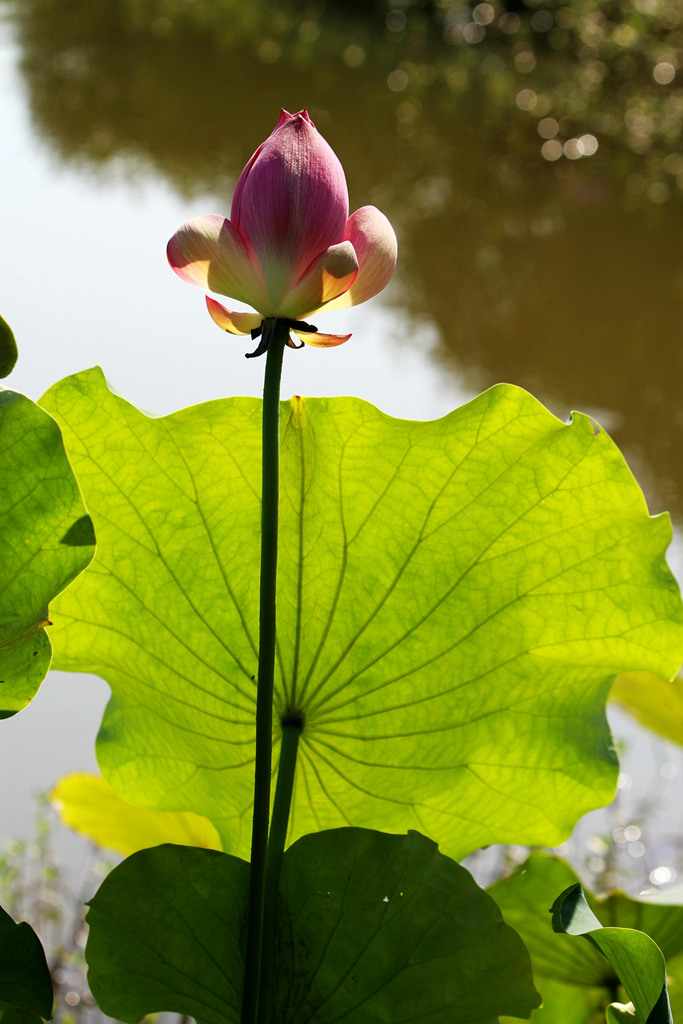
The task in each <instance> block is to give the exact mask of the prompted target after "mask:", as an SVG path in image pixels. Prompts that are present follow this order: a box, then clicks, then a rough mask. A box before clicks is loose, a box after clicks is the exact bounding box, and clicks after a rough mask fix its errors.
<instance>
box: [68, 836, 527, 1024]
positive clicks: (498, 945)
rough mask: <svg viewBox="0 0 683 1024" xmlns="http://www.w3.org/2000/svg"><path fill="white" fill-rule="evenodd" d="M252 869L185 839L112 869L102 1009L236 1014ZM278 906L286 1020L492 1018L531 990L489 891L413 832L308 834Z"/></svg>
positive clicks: (216, 1020)
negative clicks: (189, 845)
mask: <svg viewBox="0 0 683 1024" xmlns="http://www.w3.org/2000/svg"><path fill="white" fill-rule="evenodd" d="M247 877H248V867H247V865H246V863H245V862H244V861H241V860H238V859H237V858H236V857H231V856H227V855H225V854H216V853H212V852H209V851H203V850H194V849H190V848H187V847H179V846H161V847H157V848H155V849H154V850H144V851H142V852H141V853H138V854H135V855H134V856H133V857H130V858H129V859H128V860H127V861H124V863H123V864H121V865H120V866H119V867H118V868H116V869H115V870H114V871H113V872H112V874H111V875H110V876H109V878H107V879H106V880H105V882H104V883H103V884H102V886H101V888H100V890H99V892H98V893H97V895H96V896H95V898H94V899H93V900H92V901H91V909H90V912H89V914H88V923H89V925H90V939H89V941H88V949H87V959H88V963H89V968H90V969H89V980H90V984H91V987H92V990H93V994H94V995H95V997H96V998H97V1000H98V1003H99V1005H100V1006H101V1007H102V1009H103V1010H104V1011H105V1012H106V1013H108V1014H110V1015H112V1016H116V1017H118V1018H119V1019H121V1020H123V1021H131V1022H137V1021H138V1020H139V1019H140V1018H141V1017H142V1016H143V1015H145V1014H147V1013H152V1012H155V1011H158V1010H174V1011H175V1012H177V1013H182V1014H186V1015H189V1016H192V1017H194V1018H195V1020H196V1021H197V1022H198V1024H224V1022H228V1024H238V1022H239V1019H240V1014H239V1010H240V1001H241V989H242V971H243V965H242V958H241V940H242V937H243V934H244V927H245V917H246V903H247V896H246V892H247ZM278 915H279V916H278V925H277V934H276V939H275V958H276V959H275V971H274V976H275V979H276V989H275V993H274V1011H273V1019H274V1020H277V1021H279V1022H281V1024H300V1022H302V1021H306V1022H307V1024H332V1022H335V1021H336V1022H339V1024H342V1022H348V1024H375V1022H376V1021H392V1022H393V1024H403V1022H405V1024H408V1022H410V1024H421V1022H424V1024H427V1022H429V1024H469V1022H475V1021H476V1022H477V1024H494V1022H495V1021H496V1019H497V1016H498V1014H499V1013H501V1012H508V1013H516V1014H518V1015H520V1016H528V1014H529V1012H530V1011H531V1009H532V1007H533V1006H535V1005H536V1004H537V1003H538V994H537V993H536V992H535V991H534V988H533V985H532V983H531V970H530V966H529V958H528V954H527V952H526V950H525V948H524V946H523V944H522V942H521V941H520V939H519V937H518V936H517V935H515V933H514V932H513V931H512V929H511V928H508V927H507V925H505V924H504V923H503V920H502V918H501V915H500V912H499V911H498V908H497V907H496V905H495V903H494V902H493V901H492V900H491V899H490V898H489V897H488V896H487V895H486V893H484V892H483V891H482V890H481V889H479V888H478V886H477V885H476V884H475V882H474V881H473V879H472V877H471V876H470V875H469V874H468V872H467V871H466V870H465V869H464V868H461V867H460V866H459V865H458V864H455V863H454V862H453V861H451V860H449V859H448V858H447V857H444V856H443V855H442V854H440V853H439V851H438V849H437V847H436V845H435V844H434V843H432V842H431V841H430V840H428V839H425V837H424V836H420V835H418V834H417V833H414V832H413V833H410V834H409V835H407V836H398V835H385V834H383V833H380V832H375V831H371V830H364V829H341V830H333V831H331V832H323V833H318V834H315V835H310V836H305V837H304V838H302V839H300V840H299V841H298V842H297V843H295V844H294V846H292V847H290V848H289V850H287V852H286V853H285V857H284V862H283V868H282V877H281V885H280V903H279V911H278ZM122 977H125V979H126V984H125V985H122V984H121V978H122Z"/></svg>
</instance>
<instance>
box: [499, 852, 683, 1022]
mask: <svg viewBox="0 0 683 1024" xmlns="http://www.w3.org/2000/svg"><path fill="white" fill-rule="evenodd" d="M577 881H578V879H577V877H576V875H575V873H574V871H573V870H572V868H571V867H570V866H569V865H568V864H567V863H566V862H565V861H563V860H560V859H559V858H556V857H550V856H547V855H545V854H533V855H532V856H531V857H530V858H529V859H528V860H527V861H526V862H525V863H524V864H523V865H522V866H521V868H519V869H518V870H517V871H516V872H515V873H514V874H513V875H511V876H510V877H509V878H506V879H504V880H503V881H501V882H497V883H496V884H495V885H493V886H491V888H490V889H489V890H488V891H489V894H490V895H491V896H493V898H494V899H495V901H496V903H497V904H498V906H499V907H500V908H501V910H502V912H503V916H504V917H505V920H506V921H507V922H508V924H510V925H511V926H512V927H513V928H514V929H515V931H517V932H519V934H520V935H521V937H522V938H523V940H524V943H525V945H526V947H527V949H528V950H529V953H530V954H531V962H532V965H533V970H534V978H535V980H536V985H537V987H538V989H539V991H540V993H541V995H542V997H543V1007H542V1008H540V1009H538V1010H536V1011H534V1013H533V1020H534V1021H538V1024H554V1022H557V1021H561V1022H562V1024H565V1021H566V1022H567V1024H593V1022H594V1021H598V1020H600V1021H604V1017H605V1009H606V1007H607V1005H608V1004H609V1003H611V1002H612V1001H613V1000H614V999H615V998H616V997H617V994H618V992H619V991H620V989H619V985H620V981H619V978H618V976H617V973H616V972H615V969H614V967H613V966H612V965H611V964H610V963H609V962H608V960H607V959H605V956H603V955H602V954H601V953H600V952H599V950H598V948H597V947H595V946H593V945H591V944H589V943H588V942H570V941H568V939H567V937H566V936H563V935H560V934H555V933H554V932H553V931H552V930H551V926H550V915H549V914H548V911H549V909H550V907H551V906H552V904H553V903H554V901H555V899H556V898H557V895H558V893H559V892H561V891H563V890H566V889H568V888H569V887H571V886H574V885H575V884H576V883H577ZM658 898H659V897H655V898H652V897H648V898H645V897H644V898H642V899H632V898H631V897H629V896H626V895H625V894H624V893H621V892H615V893H613V894H612V895H610V896H609V897H607V898H606V899H597V898H596V897H593V896H590V895H589V896H588V897H587V900H588V906H589V908H590V911H591V912H592V913H594V914H595V915H596V917H597V918H599V920H600V921H601V922H602V923H603V924H606V925H608V926H609V928H608V929H604V928H603V929H602V931H603V932H606V931H607V932H609V931H614V932H624V933H625V932H627V931H628V933H629V935H630V936H633V935H641V934H642V933H644V938H647V937H648V936H649V937H650V939H652V940H653V943H656V945H657V946H658V947H659V950H661V953H662V955H663V956H664V958H665V959H666V966H667V973H668V975H669V986H670V992H671V1000H672V1006H673V1009H674V1011H676V1009H677V1006H678V1003H679V1002H681V1008H682V1009H683V1000H682V999H681V989H682V988H683V955H682V954H683V907H681V906H670V905H668V904H667V903H660V902H657V899H658ZM642 941H643V940H642V939H637V940H636V944H638V943H642ZM641 972H642V969H641ZM660 988H661V983H660ZM658 994H659V989H657V992H656V993H655V996H656V995H658ZM675 1016H676V1013H674V1017H675ZM664 1019H665V1018H664ZM653 1024H654V1019H653Z"/></svg>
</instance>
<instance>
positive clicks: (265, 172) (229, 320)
mask: <svg viewBox="0 0 683 1024" xmlns="http://www.w3.org/2000/svg"><path fill="white" fill-rule="evenodd" d="M168 260H169V263H170V264H171V267H172V268H173V270H174V271H175V272H176V274H178V276H179V277H182V278H183V280H185V281H189V282H190V284H194V285H198V286H199V287H200V288H204V289H206V290H207V291H212V292H217V293H218V294H219V295H226V296H229V297H231V298H233V299H238V300H239V301H241V302H245V303H247V304H248V305H250V306H252V307H253V308H254V309H255V310H257V312H255V313H238V312H233V311H232V310H229V309H226V307H225V306H223V305H221V303H220V302H217V301H216V300H215V299H212V298H210V297H209V296H207V299H206V302H207V306H208V308H209V313H210V314H211V317H212V318H213V320H214V321H215V322H216V323H217V324H218V326H219V327H222V328H223V330H225V331H228V332H229V333H230V334H251V335H252V337H254V338H255V337H258V336H259V335H260V334H261V333H262V330H263V325H264V321H270V322H271V323H272V322H273V321H274V320H275V319H285V320H288V321H289V322H290V327H291V328H292V330H293V331H294V333H295V334H296V335H297V336H298V338H299V339H300V340H301V342H306V343H307V344H309V345H317V346H319V347H323V348H327V347H330V346H333V345H340V344H341V343H342V342H344V341H347V340H348V339H349V338H350V337H351V335H350V334H344V335H338V334H320V333H318V332H317V329H316V328H315V327H313V326H311V325H310V324H308V323H306V322H304V321H306V320H308V319H309V318H310V317H312V316H315V315H316V314H317V313H318V312H320V311H322V310H331V309H341V308H343V307H345V306H354V305H357V304H358V303H359V302H365V300H366V299H369V298H371V296H373V295H376V294H377V292H379V291H381V290H382V288H384V286H385V285H386V284H387V282H388V281H389V279H390V277H391V275H392V274H393V272H394V267H395V265H396V236H395V235H394V231H393V229H392V227H391V224H390V223H389V221H388V220H387V218H386V217H385V216H384V214H383V213H380V212H379V210H377V209H375V207H374V206H363V207H361V209H360V210H356V212H355V213H354V214H353V215H352V216H351V217H349V198H348V191H347V188H346V179H345V177H344V171H343V168H342V165H341V164H340V162H339V160H338V159H337V157H336V156H335V154H334V153H333V151H332V149H331V148H330V146H329V145H328V144H327V142H325V140H324V139H323V137H322V136H321V135H320V134H319V133H318V131H317V130H316V128H315V125H314V124H313V122H312V121H311V119H310V117H309V116H308V113H307V112H306V111H305V110H301V111H299V113H298V114H289V113H287V111H286V110H283V111H282V112H281V114H280V120H279V121H278V123H277V126H276V128H275V130H274V131H273V132H272V134H271V135H270V136H269V137H268V138H267V139H266V141H265V142H264V143H263V144H262V145H261V146H259V148H258V149H257V150H256V152H255V153H254V155H253V156H252V158H251V159H250V160H249V162H248V163H247V165H246V167H245V168H244V170H243V171H242V173H241V175H240V178H239V181H238V182H237V187H236V189H235V195H234V196H233V200H232V210H231V214H230V219H229V220H228V219H227V218H226V217H221V216H219V215H218V214H211V215H208V216H205V217H197V218H195V219H194V220H190V221H188V222H187V223H186V224H183V226H182V227H181V228H180V229H179V230H178V231H176V233H175V235H174V236H173V238H172V239H171V241H170V242H169V243H168ZM270 333H271V332H270V331H269V330H268V331H267V330H263V336H264V337H263V341H262V342H261V344H260V346H259V348H258V349H257V350H256V352H254V353H252V355H260V354H261V352H263V351H265V349H266V348H267V345H268V340H269V337H270ZM288 344H289V345H290V346H292V347H300V346H295V344H294V342H293V341H292V338H291V335H290V338H289V342H288Z"/></svg>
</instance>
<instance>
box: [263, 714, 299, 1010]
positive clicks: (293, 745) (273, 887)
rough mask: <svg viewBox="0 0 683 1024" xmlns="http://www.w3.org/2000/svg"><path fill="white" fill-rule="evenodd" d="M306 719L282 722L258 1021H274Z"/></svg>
mask: <svg viewBox="0 0 683 1024" xmlns="http://www.w3.org/2000/svg"><path fill="white" fill-rule="evenodd" d="M302 728H303V723H302V721H301V719H292V720H291V721H283V723H282V745H281V747H280V764H279V765H278V771H277V785H276V787H275V799H274V801H273V820H272V821H271V824H270V836H269V838H268V856H267V859H266V885H265V904H264V911H263V953H262V959H261V995H260V999H259V1008H258V1024H270V1020H271V1011H272V1004H273V995H274V991H273V989H274V985H273V982H274V980H275V963H274V959H275V928H276V917H277V894H278V882H279V881H280V869H281V867H282V855H283V853H284V849H285V840H286V838H287V826H288V825H289V811H290V807H291V804H292V791H293V789H294V772H295V769H296V755H297V751H298V748H299V736H300V735H301V730H302Z"/></svg>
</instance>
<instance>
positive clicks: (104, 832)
mask: <svg viewBox="0 0 683 1024" xmlns="http://www.w3.org/2000/svg"><path fill="white" fill-rule="evenodd" d="M50 796H51V799H52V802H53V803H54V804H55V806H56V808H57V811H58V812H59V816H60V817H61V819H62V821H63V822H64V823H65V824H66V825H68V826H69V827H70V828H72V829H74V831H76V832H80V833H81V834H82V835H85V836H87V837H88V838H89V839H92V841H93V842H94V843H96V844H97V846H101V847H103V848H104V849H107V850H114V851H116V853H122V854H123V855H124V857H127V856H128V855H129V854H131V853H135V852H136V851H137V850H144V849H147V847H150V846H159V845H160V844H161V843H176V844H177V845H179V846H201V847H203V848H205V849H207V850H221V849H222V846H221V843H220V839H219V838H218V833H217V832H216V829H215V828H214V827H213V825H212V824H211V822H210V821H209V820H208V819H207V818H202V817H201V816H200V815H199V814H192V812H190V811H187V812H181V811H154V810H150V809H149V808H147V807H138V806H136V805H135V804H129V803H128V802H127V801H126V800H122V799H121V797H120V796H117V794H116V793H115V792H114V790H113V789H112V788H111V786H110V785H109V783H108V782H106V781H105V780H104V779H103V778H102V776H100V775H89V774H88V773H87V772H75V773H74V774H73V775H65V776H64V777H63V778H62V779H60V780H59V782H58V783H57V785H56V786H55V788H54V789H53V790H52V793H51V794H50Z"/></svg>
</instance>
